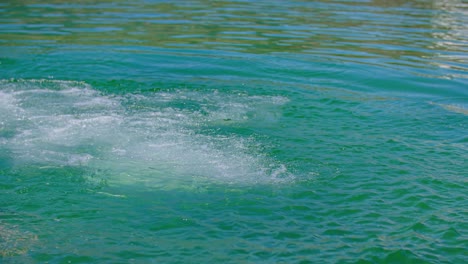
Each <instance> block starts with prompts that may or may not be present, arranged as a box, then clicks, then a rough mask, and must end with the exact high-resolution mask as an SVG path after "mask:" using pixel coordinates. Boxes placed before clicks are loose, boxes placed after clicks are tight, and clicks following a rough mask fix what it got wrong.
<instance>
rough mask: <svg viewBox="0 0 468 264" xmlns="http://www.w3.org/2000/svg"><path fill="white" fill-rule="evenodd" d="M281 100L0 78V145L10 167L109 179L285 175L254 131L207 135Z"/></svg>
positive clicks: (262, 179) (274, 178)
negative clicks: (124, 91)
mask: <svg viewBox="0 0 468 264" xmlns="http://www.w3.org/2000/svg"><path fill="white" fill-rule="evenodd" d="M286 101H287V99H286V98H283V97H270V96H248V95H245V94H221V93H219V92H216V91H214V92H194V91H183V90H179V91H174V92H165V93H153V94H144V95H143V94H137V95H135V94H128V95H124V96H110V95H103V94H102V93H100V92H98V91H96V90H94V89H93V88H92V87H90V86H89V85H87V84H85V83H82V82H72V81H55V80H54V81H51V80H32V81H26V80H13V81H11V80H4V81H0V104H1V105H0V117H1V118H2V119H1V120H2V121H1V124H0V138H1V139H2V141H0V144H1V147H2V148H6V149H8V150H9V151H8V153H10V154H9V155H10V156H11V157H9V158H10V159H11V160H12V161H13V163H14V166H21V165H24V164H29V165H30V164H37V165H38V166H49V165H50V166H82V167H86V168H88V169H90V170H93V169H94V170H99V171H101V172H104V173H105V174H106V177H108V180H109V182H111V183H115V184H124V183H125V184H145V185H149V186H164V185H167V184H173V185H180V184H186V183H190V184H193V182H194V181H195V182H196V181H200V180H203V181H216V182H223V183H225V182H227V183H268V182H278V181H285V180H286V181H288V180H290V179H291V177H292V176H291V174H290V173H289V172H288V170H287V168H286V166H285V165H283V164H280V163H278V162H277V161H275V160H273V159H272V158H269V157H267V155H265V154H264V153H262V152H261V151H260V147H259V142H258V141H257V140H256V139H255V138H253V137H248V136H245V135H237V134H233V133H230V134H222V133H216V124H220V123H221V124H222V125H223V126H228V125H236V124H239V123H240V122H245V121H249V120H250V119H252V118H260V119H265V120H266V119H273V118H275V111H274V109H275V108H276V107H277V106H278V105H281V104H284V103H285V102H286ZM259 116H260V117H259ZM204 127H210V128H211V129H205V130H204V129H202V128H204Z"/></svg>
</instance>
